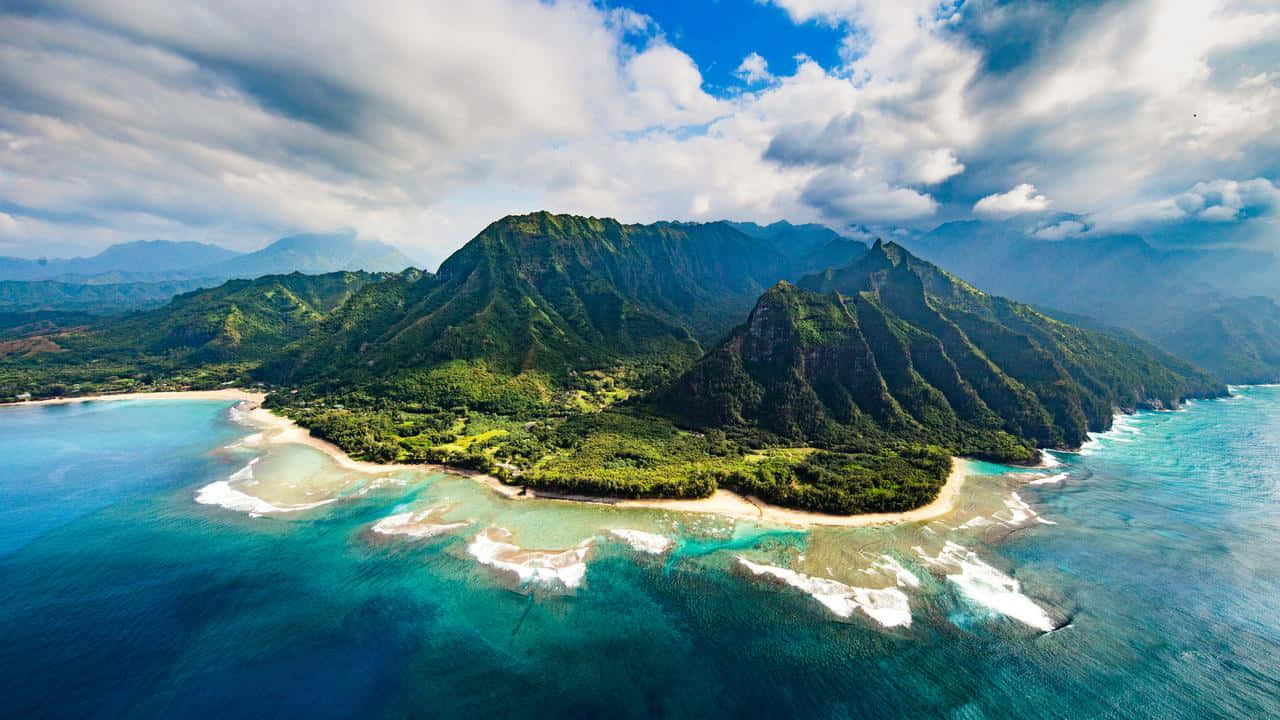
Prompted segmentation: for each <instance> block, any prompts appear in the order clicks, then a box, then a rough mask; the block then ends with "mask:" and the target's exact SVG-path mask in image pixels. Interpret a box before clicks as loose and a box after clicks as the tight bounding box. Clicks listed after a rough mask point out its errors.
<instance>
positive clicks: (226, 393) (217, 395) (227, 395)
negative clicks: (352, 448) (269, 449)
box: [0, 388, 267, 408]
mask: <svg viewBox="0 0 1280 720" xmlns="http://www.w3.org/2000/svg"><path fill="white" fill-rule="evenodd" d="M266 397H267V396H266V395H265V394H264V393H261V392H257V391H252V390H241V389H239V388H223V389H220V390H177V391H172V392H136V393H112V394H109V395H80V396H76V397H61V398H50V399H48V400H23V401H21V402H14V403H2V404H0V408H3V407H27V406H31V405H71V404H73V403H83V402H104V401H109V400H245V401H248V402H251V403H261V402H262V401H263V399H265V398H266Z"/></svg>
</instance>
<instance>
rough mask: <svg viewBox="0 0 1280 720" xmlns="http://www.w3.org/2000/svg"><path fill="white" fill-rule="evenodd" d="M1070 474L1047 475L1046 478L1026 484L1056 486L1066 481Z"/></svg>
mask: <svg viewBox="0 0 1280 720" xmlns="http://www.w3.org/2000/svg"><path fill="white" fill-rule="evenodd" d="M1070 474H1071V473H1057V474H1055V475H1048V476H1046V477H1042V478H1036V479H1035V480H1032V481H1031V482H1029V483H1027V484H1028V485H1057V484H1058V483H1061V482H1062V481H1063V480H1066V479H1067V477H1068V476H1069V475H1070Z"/></svg>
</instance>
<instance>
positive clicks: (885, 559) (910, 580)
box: [871, 555, 920, 588]
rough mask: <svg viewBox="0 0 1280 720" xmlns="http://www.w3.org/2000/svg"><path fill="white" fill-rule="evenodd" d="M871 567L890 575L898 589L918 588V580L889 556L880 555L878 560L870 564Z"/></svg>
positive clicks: (895, 559)
mask: <svg viewBox="0 0 1280 720" xmlns="http://www.w3.org/2000/svg"><path fill="white" fill-rule="evenodd" d="M871 567H872V568H874V569H876V570H879V571H881V572H883V573H886V574H888V575H892V576H893V579H894V581H895V582H897V583H898V587H912V588H918V587H920V578H918V577H916V575H915V573H913V572H911V571H910V570H908V569H906V568H905V567H903V566H902V563H900V562H898V559H897V558H895V557H892V556H889V555H881V556H880V559H879V560H877V561H875V562H873V563H871Z"/></svg>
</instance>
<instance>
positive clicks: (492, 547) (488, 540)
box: [467, 528, 591, 589]
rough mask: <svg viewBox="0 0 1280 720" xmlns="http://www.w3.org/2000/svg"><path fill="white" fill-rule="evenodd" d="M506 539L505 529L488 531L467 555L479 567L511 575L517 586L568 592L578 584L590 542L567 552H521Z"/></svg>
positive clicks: (582, 574)
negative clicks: (549, 587) (550, 587)
mask: <svg viewBox="0 0 1280 720" xmlns="http://www.w3.org/2000/svg"><path fill="white" fill-rule="evenodd" d="M510 539H511V532H510V531H508V530H506V529H505V528H488V529H487V530H484V531H482V532H480V533H479V534H478V535H476V536H475V537H474V538H472V539H471V543H470V544H469V545H467V552H468V553H470V554H471V556H472V557H474V558H475V559H476V560H478V561H480V563H481V564H484V565H488V566H490V567H492V568H496V569H497V570H500V571H502V572H506V573H510V574H512V575H514V576H515V577H516V579H517V580H519V581H520V583H521V584H527V583H537V584H541V585H556V584H559V585H563V586H564V587H565V588H569V589H572V588H576V587H578V586H579V585H581V584H582V578H583V577H584V576H585V575H586V574H587V551H588V550H590V549H591V540H589V539H588V540H584V541H582V542H581V543H579V544H578V545H577V546H575V547H571V548H569V549H567V550H525V549H524V548H521V547H519V546H518V545H513V544H512V543H510V542H508V541H509V540H510Z"/></svg>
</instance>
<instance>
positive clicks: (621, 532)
mask: <svg viewBox="0 0 1280 720" xmlns="http://www.w3.org/2000/svg"><path fill="white" fill-rule="evenodd" d="M609 534H610V535H613V536H614V537H617V538H619V539H621V540H623V541H625V542H626V543H627V544H628V545H630V546H631V547H632V548H633V549H635V550H639V551H640V552H646V553H649V554H650V555H661V554H662V553H664V552H666V551H668V550H670V549H671V547H672V546H673V545H675V543H674V542H673V541H672V540H671V539H670V538H667V537H663V536H662V535H658V534H655V533H650V532H644V531H643V530H628V529H625V528H618V529H614V530H610V531H609Z"/></svg>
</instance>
